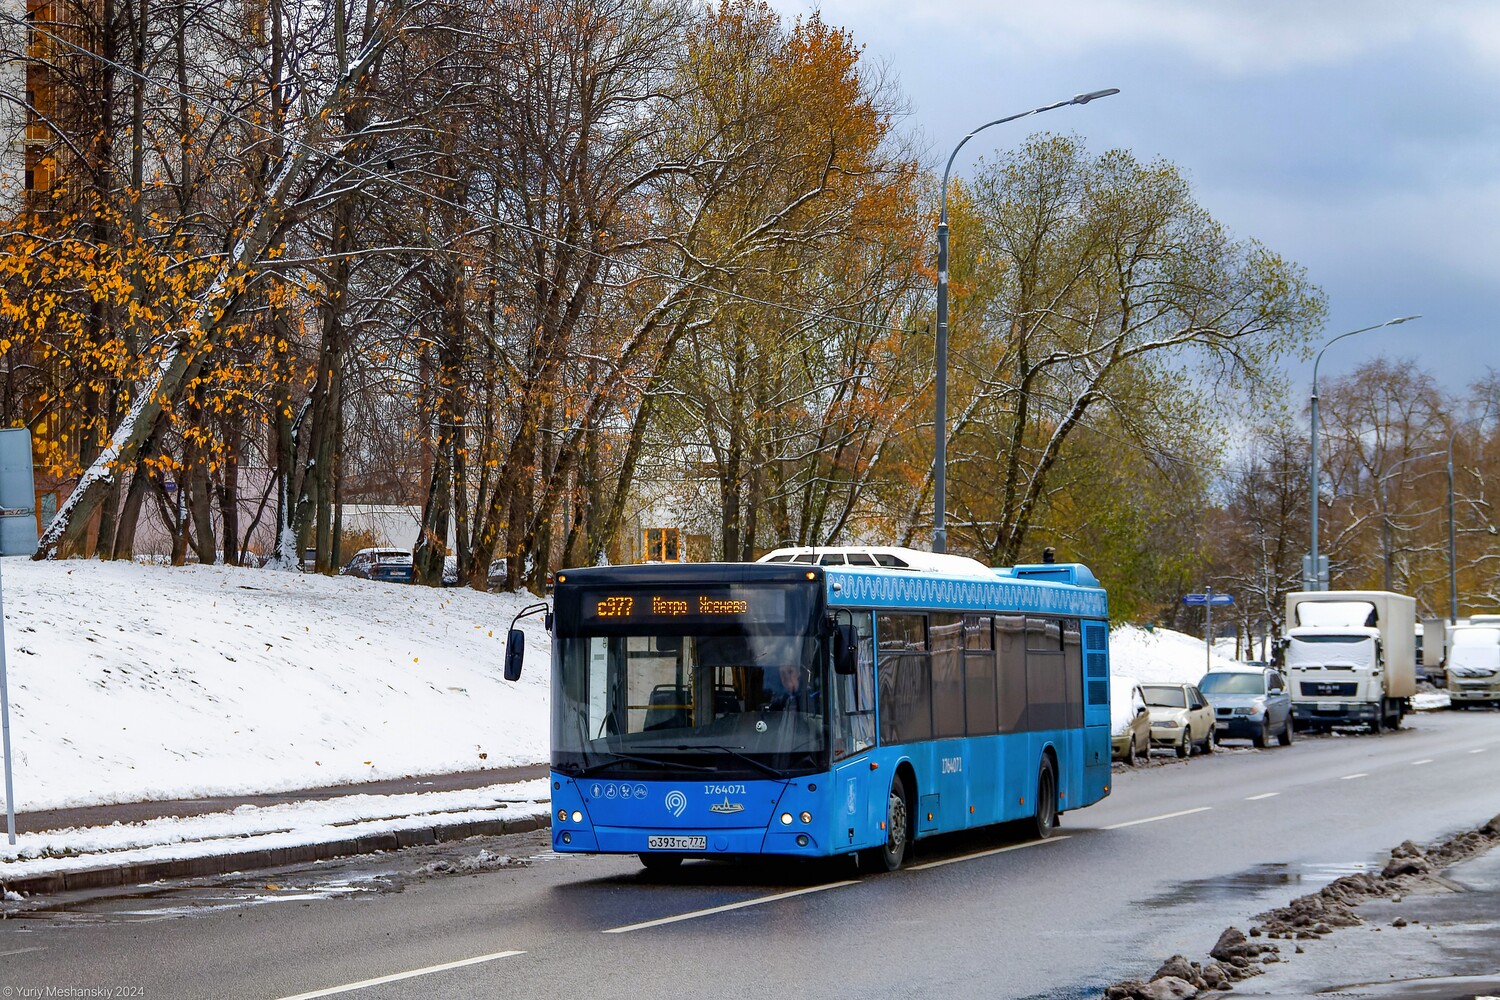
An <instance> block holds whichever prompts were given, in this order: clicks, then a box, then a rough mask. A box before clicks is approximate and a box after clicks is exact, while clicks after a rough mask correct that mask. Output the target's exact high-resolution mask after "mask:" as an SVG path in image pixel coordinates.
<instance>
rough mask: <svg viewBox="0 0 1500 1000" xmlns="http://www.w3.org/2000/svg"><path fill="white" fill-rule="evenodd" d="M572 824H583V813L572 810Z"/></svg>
mask: <svg viewBox="0 0 1500 1000" xmlns="http://www.w3.org/2000/svg"><path fill="white" fill-rule="evenodd" d="M573 822H575V823H582V822H583V813H581V812H579V811H578V810H577V809H575V810H573Z"/></svg>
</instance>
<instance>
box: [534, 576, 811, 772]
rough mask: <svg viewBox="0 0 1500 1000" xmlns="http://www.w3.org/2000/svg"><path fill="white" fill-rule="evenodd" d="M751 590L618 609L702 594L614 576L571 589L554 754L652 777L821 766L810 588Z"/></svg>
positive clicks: (578, 765) (559, 759) (562, 764)
mask: <svg viewBox="0 0 1500 1000" xmlns="http://www.w3.org/2000/svg"><path fill="white" fill-rule="evenodd" d="M757 591H758V592H757V593H755V594H749V595H736V596H733V597H718V596H715V597H713V598H711V599H705V600H711V601H712V602H715V603H714V605H713V606H714V607H716V606H717V604H718V603H727V604H728V605H730V606H731V607H733V608H736V609H743V610H745V611H746V613H745V614H727V615H724V614H719V613H718V612H717V611H716V610H712V611H710V612H709V613H708V614H706V615H699V614H697V613H696V612H694V613H687V614H681V615H665V616H664V615H663V614H655V613H651V612H650V611H649V610H648V611H646V612H640V613H636V612H632V613H629V614H621V613H618V610H619V609H620V608H624V607H626V606H627V604H626V602H630V604H631V606H633V607H634V608H636V609H639V608H641V607H642V606H643V605H642V604H639V603H635V602H639V601H642V600H649V601H651V602H652V603H653V604H655V606H657V607H663V606H665V602H667V601H670V602H673V603H672V606H673V607H674V608H675V607H677V606H678V604H677V603H676V602H680V601H682V600H687V601H688V602H689V606H691V607H696V606H697V605H696V603H694V602H696V601H698V600H700V599H703V598H702V595H700V594H696V593H693V594H687V595H673V596H672V597H670V598H668V599H663V598H662V597H661V596H660V595H659V594H658V595H650V594H648V595H644V596H642V595H632V594H626V593H622V592H621V591H620V590H619V589H618V588H615V589H612V590H611V591H609V593H607V594H604V593H600V594H592V593H584V594H583V595H581V605H582V609H581V611H580V613H579V615H578V617H577V618H576V619H573V620H572V622H569V623H568V624H573V625H574V628H572V629H567V630H565V629H564V628H563V627H560V628H559V630H558V631H559V635H558V637H557V640H556V641H557V643H558V657H557V662H556V670H557V671H558V674H557V677H556V678H555V684H554V690H555V692H556V697H555V699H554V703H553V764H554V766H555V767H557V768H558V769H559V770H563V771H566V772H569V773H573V774H583V773H594V772H598V771H611V772H617V773H618V772H629V773H633V774H641V775H642V776H645V775H647V774H652V773H659V774H661V775H662V776H663V777H668V776H671V775H672V773H673V772H674V771H699V770H712V771H715V772H718V773H719V774H720V775H721V776H722V775H725V774H727V773H730V772H736V773H740V774H744V775H745V776H752V775H753V776H756V777H765V776H767V775H772V774H774V775H777V776H781V775H788V774H793V773H810V772H812V771H816V770H818V769H820V768H823V767H826V766H827V752H826V750H827V746H828V735H827V727H826V725H825V720H824V715H823V704H822V692H823V691H824V690H825V689H826V687H827V683H826V680H827V679H826V676H825V674H826V668H827V659H828V656H827V646H828V643H827V642H826V640H824V639H823V638H821V636H820V634H819V633H820V631H821V630H819V629H817V628H816V627H815V625H816V619H815V617H814V615H813V614H812V602H811V601H809V600H808V597H809V596H810V595H809V594H808V593H807V592H805V591H798V590H788V589H783V588H780V587H769V588H757ZM606 602H614V604H612V605H611V604H608V603H606ZM569 603H570V604H571V602H569ZM644 606H645V607H646V608H648V609H649V608H650V607H652V604H646V605H644ZM704 606H705V607H709V606H710V605H704ZM768 609H769V610H768ZM567 617H568V618H571V617H572V616H571V615H568V616H567ZM562 624H563V622H562V621H560V626H561V625H562ZM575 629H576V634H569V632H573V631H575Z"/></svg>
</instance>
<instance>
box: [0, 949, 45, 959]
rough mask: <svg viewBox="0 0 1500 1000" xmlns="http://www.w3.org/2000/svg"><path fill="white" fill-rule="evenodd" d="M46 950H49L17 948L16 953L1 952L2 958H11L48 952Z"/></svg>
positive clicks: (0, 956)
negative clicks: (31, 953)
mask: <svg viewBox="0 0 1500 1000" xmlns="http://www.w3.org/2000/svg"><path fill="white" fill-rule="evenodd" d="M46 950H47V949H46V948H44V947H36V948H17V949H15V950H14V951H0V958H9V957H10V956H11V955H24V954H26V953H27V952H28V951H46Z"/></svg>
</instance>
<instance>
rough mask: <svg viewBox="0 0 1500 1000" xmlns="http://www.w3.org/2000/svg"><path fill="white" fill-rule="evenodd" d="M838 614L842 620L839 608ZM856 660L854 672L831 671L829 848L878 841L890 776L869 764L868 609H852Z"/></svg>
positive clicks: (871, 677) (871, 646) (871, 671)
mask: <svg viewBox="0 0 1500 1000" xmlns="http://www.w3.org/2000/svg"><path fill="white" fill-rule="evenodd" d="M838 617H839V620H840V621H841V622H842V621H843V620H844V615H843V613H842V612H840V613H839V616H838ZM853 620H854V629H855V632H856V633H857V634H858V636H859V662H858V666H857V667H856V668H855V671H854V675H853V676H852V677H841V676H839V675H837V674H833V673H831V672H830V684H829V686H828V687H829V691H830V692H831V694H832V696H833V697H831V698H830V699H828V702H829V703H828V706H827V708H828V713H829V725H830V726H831V727H832V730H833V742H832V749H833V799H832V802H831V806H832V810H833V815H834V817H835V818H834V821H833V833H832V835H833V845H832V846H833V848H834V849H835V850H839V849H845V850H847V849H852V848H864V847H870V846H873V845H875V844H878V843H881V841H882V838H883V837H884V833H883V832H882V831H881V829H880V823H881V821H882V820H884V819H885V808H886V801H885V798H886V797H885V791H886V788H887V786H888V785H889V782H890V780H891V776H890V774H889V773H887V772H885V771H872V770H871V769H870V759H869V757H870V755H869V751H871V750H873V749H874V748H875V637H874V632H873V629H872V628H871V624H870V623H871V616H870V612H868V611H856V612H854V615H853Z"/></svg>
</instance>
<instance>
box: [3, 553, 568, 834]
mask: <svg viewBox="0 0 1500 1000" xmlns="http://www.w3.org/2000/svg"><path fill="white" fill-rule="evenodd" d="M0 586H3V595H4V603H5V644H6V654H7V664H8V667H9V682H10V683H9V687H10V701H11V744H12V752H13V754H14V757H15V797H16V803H15V805H16V809H17V810H18V811H27V810H38V809H48V808H58V807H65V806H79V805H95V804H101V803H110V802H128V801H143V800H153V799H174V798H195V797H202V796H212V795H224V794H238V793H255V792H275V791H287V790H290V789H296V788H307V787H315V786H327V785H336V784H342V783H346V782H359V781H373V780H377V779H381V778H391V777H401V776H406V775H413V774H439V773H446V772H454V771H469V770H478V769H482V768H486V767H502V766H508V765H517V764H531V763H536V762H538V761H543V760H546V758H547V732H548V716H547V704H548V699H547V686H548V682H549V670H548V657H549V644H548V641H547V639H546V637H545V635H544V633H543V631H542V623H541V617H540V616H535V617H532V618H528V619H526V620H524V621H523V622H521V625H520V627H521V628H522V629H523V630H525V631H526V633H527V638H528V649H527V662H526V671H525V673H524V674H523V675H522V679H521V681H520V682H519V683H516V684H508V683H506V682H505V681H504V680H503V676H502V659H503V653H504V648H505V634H506V629H507V628H508V627H509V625H510V621H511V616H512V615H514V614H515V613H516V611H518V610H519V609H520V608H521V607H523V606H524V605H526V604H528V603H532V602H533V601H535V598H533V597H531V596H530V595H528V594H524V593H521V594H485V593H479V592H477V591H473V590H469V589H466V588H453V589H432V588H427V587H412V586H397V585H392V584H385V583H376V582H373V581H366V580H357V579H352V578H348V577H334V578H329V577H323V576H318V575H313V574H300V573H288V572H284V571H276V570H267V569H247V568H241V567H233V566H190V567H179V568H171V567H159V566H144V565H132V564H129V563H100V562H84V561H76V560H75V561H58V562H40V563H36V562H31V561H29V560H24V559H7V560H4V565H3V567H0Z"/></svg>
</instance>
